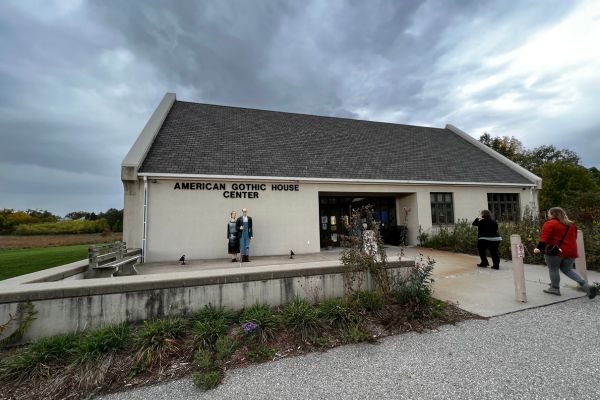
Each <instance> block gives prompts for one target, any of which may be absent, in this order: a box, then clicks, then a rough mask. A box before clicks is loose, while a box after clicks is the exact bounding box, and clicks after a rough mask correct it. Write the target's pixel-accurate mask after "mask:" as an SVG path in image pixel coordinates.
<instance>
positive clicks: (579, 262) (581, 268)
mask: <svg viewBox="0 0 600 400" xmlns="http://www.w3.org/2000/svg"><path fill="white" fill-rule="evenodd" d="M577 253H578V254H579V257H577V258H576V259H575V270H576V271H577V273H578V274H579V275H581V277H582V278H583V279H585V280H586V281H587V280H588V274H587V263H586V262H585V246H584V244H583V232H582V231H581V229H577Z"/></svg>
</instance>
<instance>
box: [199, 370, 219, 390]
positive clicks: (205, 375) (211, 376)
mask: <svg viewBox="0 0 600 400" xmlns="http://www.w3.org/2000/svg"><path fill="white" fill-rule="evenodd" d="M192 379H193V381H194V384H195V385H196V386H197V387H199V388H200V389H202V390H210V389H214V388H216V387H217V386H219V384H220V383H221V381H222V380H223V371H221V370H213V371H208V372H196V373H195V374H194V375H193V376H192Z"/></svg>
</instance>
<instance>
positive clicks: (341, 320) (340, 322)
mask: <svg viewBox="0 0 600 400" xmlns="http://www.w3.org/2000/svg"><path fill="white" fill-rule="evenodd" d="M317 313H318V316H319V317H320V318H322V319H324V320H325V321H327V324H328V325H329V326H332V327H335V328H345V327H347V326H348V325H349V324H350V323H352V322H354V321H356V316H355V315H354V312H353V311H352V308H350V306H349V305H348V304H346V302H345V301H344V299H330V300H325V301H323V302H322V303H321V304H319V308H318V310H317Z"/></svg>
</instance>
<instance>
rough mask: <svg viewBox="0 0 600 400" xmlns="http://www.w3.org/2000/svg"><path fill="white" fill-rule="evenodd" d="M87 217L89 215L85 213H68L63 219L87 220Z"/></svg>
mask: <svg viewBox="0 0 600 400" xmlns="http://www.w3.org/2000/svg"><path fill="white" fill-rule="evenodd" d="M89 215H90V213H89V212H87V211H71V212H70V213H68V214H67V215H65V218H67V219H71V220H78V219H88V217H89Z"/></svg>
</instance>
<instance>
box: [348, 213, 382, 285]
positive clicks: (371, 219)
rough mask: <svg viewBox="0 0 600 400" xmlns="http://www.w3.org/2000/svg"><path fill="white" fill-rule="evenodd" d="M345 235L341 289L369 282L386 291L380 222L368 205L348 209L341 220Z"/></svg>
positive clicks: (368, 283)
mask: <svg viewBox="0 0 600 400" xmlns="http://www.w3.org/2000/svg"><path fill="white" fill-rule="evenodd" d="M344 225H345V227H346V230H347V231H348V232H349V235H348V236H344V240H343V242H342V244H343V247H344V248H343V250H342V252H341V254H340V261H341V263H342V265H343V266H344V290H345V293H346V294H349V293H351V292H353V291H355V290H361V289H362V288H363V284H364V279H365V278H366V279H367V282H366V284H367V287H368V288H369V289H370V288H371V287H372V286H373V285H376V287H377V288H378V289H380V290H382V291H383V292H384V293H387V292H388V291H389V274H388V271H387V255H386V252H385V247H384V243H383V239H382V237H381V233H380V222H379V221H378V220H377V219H376V218H375V214H374V212H373V207H372V206H371V205H367V206H363V207H360V208H357V209H353V210H352V215H351V216H350V218H349V219H348V221H345V222H344ZM367 233H368V235H367Z"/></svg>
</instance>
